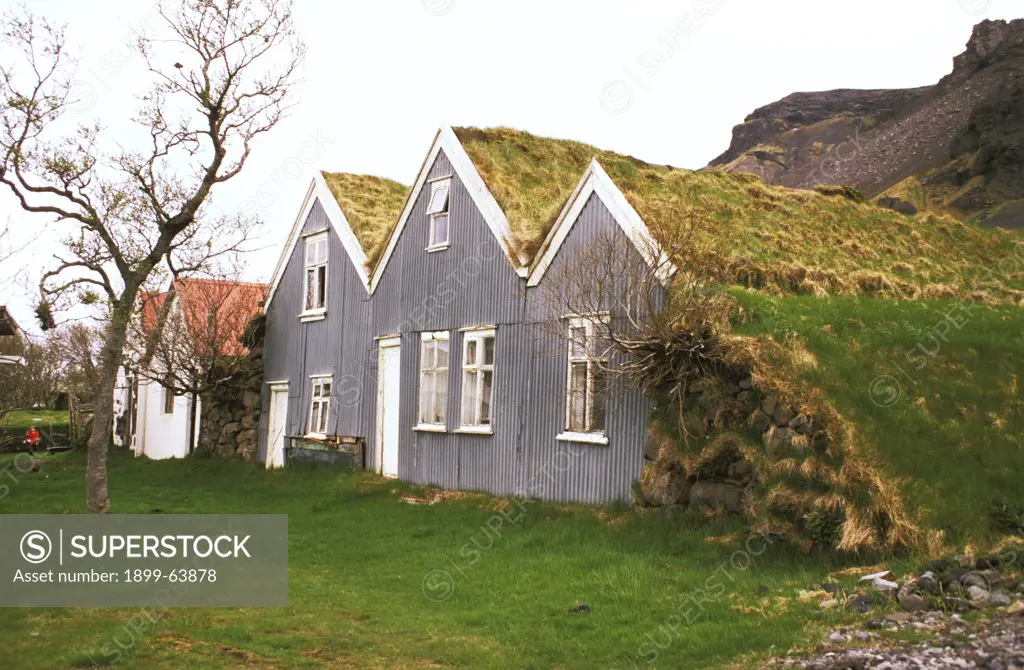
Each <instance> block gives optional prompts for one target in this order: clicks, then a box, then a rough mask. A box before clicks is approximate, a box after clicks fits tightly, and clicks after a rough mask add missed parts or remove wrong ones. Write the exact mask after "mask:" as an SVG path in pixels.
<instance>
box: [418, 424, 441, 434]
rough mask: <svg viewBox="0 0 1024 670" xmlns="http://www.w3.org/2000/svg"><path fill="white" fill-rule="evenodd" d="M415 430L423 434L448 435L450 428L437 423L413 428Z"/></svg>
mask: <svg viewBox="0 0 1024 670" xmlns="http://www.w3.org/2000/svg"><path fill="white" fill-rule="evenodd" d="M412 429H413V430H416V431H419V432H421V433H447V432H448V427H447V426H442V425H440V424H436V423H421V424H417V425H415V426H413V427H412Z"/></svg>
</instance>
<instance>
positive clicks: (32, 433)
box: [25, 426, 39, 447]
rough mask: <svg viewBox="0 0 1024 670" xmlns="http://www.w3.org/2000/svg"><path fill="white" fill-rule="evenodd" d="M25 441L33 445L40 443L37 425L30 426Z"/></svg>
mask: <svg viewBox="0 0 1024 670" xmlns="http://www.w3.org/2000/svg"><path fill="white" fill-rule="evenodd" d="M25 441H26V442H28V443H29V444H31V445H32V446H33V447H34V446H36V445H37V444H39V431H38V430H36V427H35V426H29V427H28V430H26V431H25Z"/></svg>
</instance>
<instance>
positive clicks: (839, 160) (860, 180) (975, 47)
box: [709, 19, 1024, 226]
mask: <svg viewBox="0 0 1024 670" xmlns="http://www.w3.org/2000/svg"><path fill="white" fill-rule="evenodd" d="M709 167H714V168H718V169H724V170H726V171H729V172H737V171H738V172H751V173H754V174H757V175H758V176H760V177H761V178H762V179H763V180H764V181H766V182H769V183H773V184H781V185H784V186H790V187H796V188H812V187H814V186H816V185H818V184H844V185H847V186H853V187H855V188H857V189H859V190H861V191H862V192H864V193H865V195H867V196H869V197H880V198H890V199H891V198H895V199H898V200H903V201H905V202H907V203H910V204H912V205H913V207H914V208H916V209H927V210H933V211H941V212H946V213H950V214H953V215H955V216H958V217H961V218H965V219H972V220H977V221H980V222H983V223H988V224H992V225H1004V226H1024V219H1022V218H1021V215H1022V214H1024V19H1017V20H1014V21H1010V22H1006V21H984V22H982V23H979V24H978V25H977V26H975V28H974V31H973V34H972V36H971V39H970V41H969V42H968V44H967V48H966V50H965V51H964V52H963V53H962V54H960V55H959V56H956V57H955V58H954V59H953V70H952V72H950V74H948V75H946V76H945V77H943V78H942V79H941V80H940V81H939V82H938V83H936V84H935V85H934V86H927V87H922V88H914V89H899V90H848V89H839V90H835V91H824V92H818V93H794V94H792V95H789V96H786V97H785V98H783V99H782V100H779V101H778V102H775V103H772V104H770V105H765V106H764V107H761V108H759V109H757V110H755V111H754V112H753V113H752V114H751V115H750V116H748V117H747V118H746V119H745V120H744V122H743V123H742V124H740V125H738V126H736V127H735V128H734V130H733V139H732V143H731V145H730V147H729V149H728V150H727V151H726V152H725V153H723V154H722V155H721V156H719V157H718V158H716V159H715V160H713V161H712V162H711V164H710V166H709ZM1018 201H1020V202H1018Z"/></svg>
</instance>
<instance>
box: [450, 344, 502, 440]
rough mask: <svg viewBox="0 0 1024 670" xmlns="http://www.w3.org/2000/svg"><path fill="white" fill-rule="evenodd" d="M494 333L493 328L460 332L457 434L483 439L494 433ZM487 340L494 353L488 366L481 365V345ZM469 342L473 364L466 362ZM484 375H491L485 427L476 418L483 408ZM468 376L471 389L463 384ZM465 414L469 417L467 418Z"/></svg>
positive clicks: (478, 417)
mask: <svg viewBox="0 0 1024 670" xmlns="http://www.w3.org/2000/svg"><path fill="white" fill-rule="evenodd" d="M496 333H497V330H496V329H495V328H480V329H477V330H467V331H463V335H462V378H461V381H460V384H461V394H460V396H461V397H460V401H459V430H458V431H457V432H460V433H475V434H483V435H491V434H492V433H493V432H494V363H495V360H496V359H497V355H498V351H497V346H498V339H497V337H496ZM488 339H489V340H491V341H492V343H493V344H492V347H493V349H494V353H493V356H492V358H491V362H490V363H485V362H484V351H485V346H484V342H485V341H486V340H488ZM470 342H474V343H475V351H476V360H475V361H474V362H472V363H470V362H469V355H468V354H469V344H470ZM485 372H490V373H491V389H490V397H489V398H487V404H488V406H489V407H490V417H488V420H487V423H481V417H480V415H481V414H482V410H483V406H484V402H483V401H484V398H483V394H482V393H481V388H482V387H483V379H484V373H485ZM470 375H471V376H472V377H473V382H472V386H470V385H469V384H467V383H466V377H467V376H470ZM469 393H472V396H469V395H468V394H469ZM467 411H468V413H469V415H468V417H467ZM467 418H468V419H469V420H468V421H467Z"/></svg>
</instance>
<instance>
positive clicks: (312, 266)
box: [302, 233, 328, 315]
mask: <svg viewBox="0 0 1024 670" xmlns="http://www.w3.org/2000/svg"><path fill="white" fill-rule="evenodd" d="M327 260H328V243H327V233H320V234H318V235H310V236H309V237H307V238H306V299H305V301H304V302H303V305H304V307H303V311H302V313H303V315H310V314H323V313H324V312H325V311H327Z"/></svg>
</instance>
